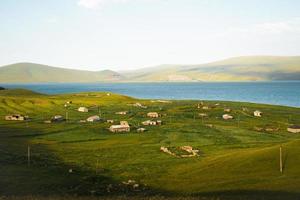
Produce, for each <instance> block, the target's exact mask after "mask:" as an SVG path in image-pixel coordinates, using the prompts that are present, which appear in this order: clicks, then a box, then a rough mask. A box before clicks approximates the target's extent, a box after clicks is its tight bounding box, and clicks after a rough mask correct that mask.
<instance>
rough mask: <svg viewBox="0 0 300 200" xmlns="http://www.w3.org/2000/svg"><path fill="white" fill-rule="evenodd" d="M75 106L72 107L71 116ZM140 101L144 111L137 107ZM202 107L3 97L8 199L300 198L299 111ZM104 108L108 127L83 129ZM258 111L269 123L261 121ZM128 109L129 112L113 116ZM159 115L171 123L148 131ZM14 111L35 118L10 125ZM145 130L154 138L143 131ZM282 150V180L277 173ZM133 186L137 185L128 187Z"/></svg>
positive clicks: (96, 98)
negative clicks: (117, 127)
mask: <svg viewBox="0 0 300 200" xmlns="http://www.w3.org/2000/svg"><path fill="white" fill-rule="evenodd" d="M67 101H72V103H71V104H69V106H68V107H67V108H66V107H65V106H64V105H65V103H66V102H67ZM137 102H139V103H141V104H142V105H145V106H146V107H144V108H142V107H136V106H133V105H134V104H135V103H137ZM198 103H199V101H190V100H184V101H176V100H173V101H169V102H167V103H166V102H161V101H153V100H145V99H144V100H142V99H135V98H131V97H128V96H123V95H118V94H114V93H111V94H110V95H107V93H106V92H83V93H72V94H63V95H43V94H38V93H34V92H32V91H28V90H22V89H18V90H15V89H14V90H9V89H8V90H7V91H0V196H1V197H2V196H3V197H4V199H7V198H6V196H7V197H11V198H8V199H14V200H17V199H22V200H23V199H29V200H37V199H40V198H39V197H49V200H50V199H55V200H56V199H57V200H58V199H64V200H68V199H72V200H73V199H75V200H80V199H81V197H85V196H86V197H90V198H93V197H97V196H98V197H99V199H118V196H122V197H123V198H122V199H145V200H146V199H149V200H150V199H151V200H160V199H162V200H167V199H170V198H169V197H177V198H178V200H179V199H193V200H194V199H195V200H196V199H199V200H200V199H201V200H202V199H203V200H204V199H205V200H217V199H219V200H229V199H230V200H241V199H245V200H248V199H249V200H250V199H251V200H252V199H257V200H258V199H259V200H262V199H264V200H279V199H280V200H281V199H285V200H294V199H299V197H300V178H299V177H300V171H299V165H300V157H299V152H300V135H299V134H295V133H289V132H287V127H288V126H289V125H291V124H300V112H299V111H300V109H299V108H292V107H284V106H273V105H263V104H253V103H241V102H224V101H202V104H203V106H208V107H209V108H211V109H209V110H207V109H203V107H202V108H198V107H197V104H198ZM97 105H99V106H100V108H101V110H100V112H101V117H102V118H103V120H102V121H98V122H94V123H92V122H91V123H88V122H82V120H85V119H86V118H88V117H90V116H93V115H99V109H98V106H97ZM79 106H86V107H87V108H89V112H87V113H82V112H78V111H77V109H78V107H79ZM224 108H230V109H231V112H230V115H232V116H234V119H231V120H223V118H222V117H221V116H222V115H223V114H224ZM242 108H244V109H242ZM257 109H259V110H260V111H262V112H263V116H262V117H254V116H253V111H255V110H257ZM123 110H127V111H129V113H128V114H127V115H117V114H115V113H116V112H118V111H123ZM66 111H68V120H67V121H64V122H57V123H55V122H54V123H50V124H49V123H44V120H48V119H50V118H51V117H52V116H54V115H62V116H65V114H66ZM153 111H155V112H159V113H160V114H161V116H160V117H159V119H160V120H162V121H163V124H162V125H161V126H145V125H143V124H142V123H141V122H143V121H145V120H148V119H149V118H148V117H147V113H148V112H153ZM12 113H20V114H23V115H28V116H29V117H30V120H29V121H6V120H5V118H4V116H5V115H8V114H12ZM199 113H206V114H207V117H205V118H203V117H201V116H200V115H198V114H199ZM106 119H111V120H114V124H119V122H120V121H124V120H125V121H128V123H129V124H130V126H131V130H130V132H126V133H124V132H123V133H111V132H109V130H108V128H109V127H110V126H111V124H110V123H108V122H107V121H106ZM287 119H288V120H287ZM153 120H154V119H153ZM140 127H144V128H146V129H147V131H146V132H144V133H141V132H138V131H137V129H138V128H140ZM258 128H261V129H258ZM267 128H269V130H268V129H267ZM270 129H271V130H270ZM28 146H30V149H31V154H30V161H29V162H28V156H27V151H28ZM182 146H191V147H193V148H194V149H197V150H199V154H198V156H194V157H180V156H179V155H183V153H184V152H182V151H180V149H179V148H180V147H182ZM280 146H282V152H283V173H280V170H279V147H280ZM161 147H168V148H169V149H170V150H171V151H172V152H174V153H176V154H177V155H178V156H174V155H170V154H167V153H165V152H163V151H161V150H160V149H161ZM184 154H185V153H184ZM129 180H132V181H135V182H134V183H136V184H137V185H136V186H135V187H133V186H132V185H130V184H128V181H129ZM157 195H158V197H157ZM68 196H70V198H67V197H68ZM141 196H142V197H143V198H139V197H141ZM159 196H161V198H160V197H159ZM1 197H0V199H1V200H2V199H3V198H1ZM14 197H18V198H14ZM26 197H28V198H26ZM106 197H108V198H106ZM90 198H86V199H90ZM41 199H43V198H41ZM84 199H85V198H84ZM47 200H48V198H47ZM176 200H177V199H176Z"/></svg>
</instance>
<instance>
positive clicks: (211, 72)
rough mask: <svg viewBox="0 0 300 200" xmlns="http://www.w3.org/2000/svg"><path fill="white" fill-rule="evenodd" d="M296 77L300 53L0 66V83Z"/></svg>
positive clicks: (298, 74) (247, 79)
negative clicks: (127, 65) (118, 66)
mask: <svg viewBox="0 0 300 200" xmlns="http://www.w3.org/2000/svg"><path fill="white" fill-rule="evenodd" d="M290 80H300V56H286V57H285V56H244V57H235V58H229V59H226V60H222V61H217V62H212V63H207V64H199V65H183V64H181V65H160V66H155V67H148V68H143V69H138V70H132V71H123V72H120V73H118V72H115V71H111V70H103V71H96V72H93V71H84V70H74V69H65V68H58V67H51V66H47V65H41V64H35V63H16V64H12V65H6V66H3V67H0V83H39V82H46V83H47V82H58V83H70V82H76V83H87V82H193V81H198V82H199V81H290Z"/></svg>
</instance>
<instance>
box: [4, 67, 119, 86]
mask: <svg viewBox="0 0 300 200" xmlns="http://www.w3.org/2000/svg"><path fill="white" fill-rule="evenodd" d="M119 79H121V76H120V74H118V73H116V72H113V71H110V70H104V71H96V72H93V71H83V70H73V69H65V68H58V67H51V66H47V65H40V64H34V63H17V64H12V65H7V66H3V67H0V83H34V82H35V83H39V82H58V83H68V82H78V83H82V82H103V81H118V80H119Z"/></svg>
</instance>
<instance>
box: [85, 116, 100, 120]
mask: <svg viewBox="0 0 300 200" xmlns="http://www.w3.org/2000/svg"><path fill="white" fill-rule="evenodd" d="M86 121H87V122H98V121H100V117H99V116H98V115H94V116H91V117H89V118H87V119H86Z"/></svg>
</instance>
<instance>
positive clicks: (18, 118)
mask: <svg viewBox="0 0 300 200" xmlns="http://www.w3.org/2000/svg"><path fill="white" fill-rule="evenodd" d="M28 119H29V117H28V116H23V115H21V114H12V115H6V116H5V120H8V121H24V120H28Z"/></svg>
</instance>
